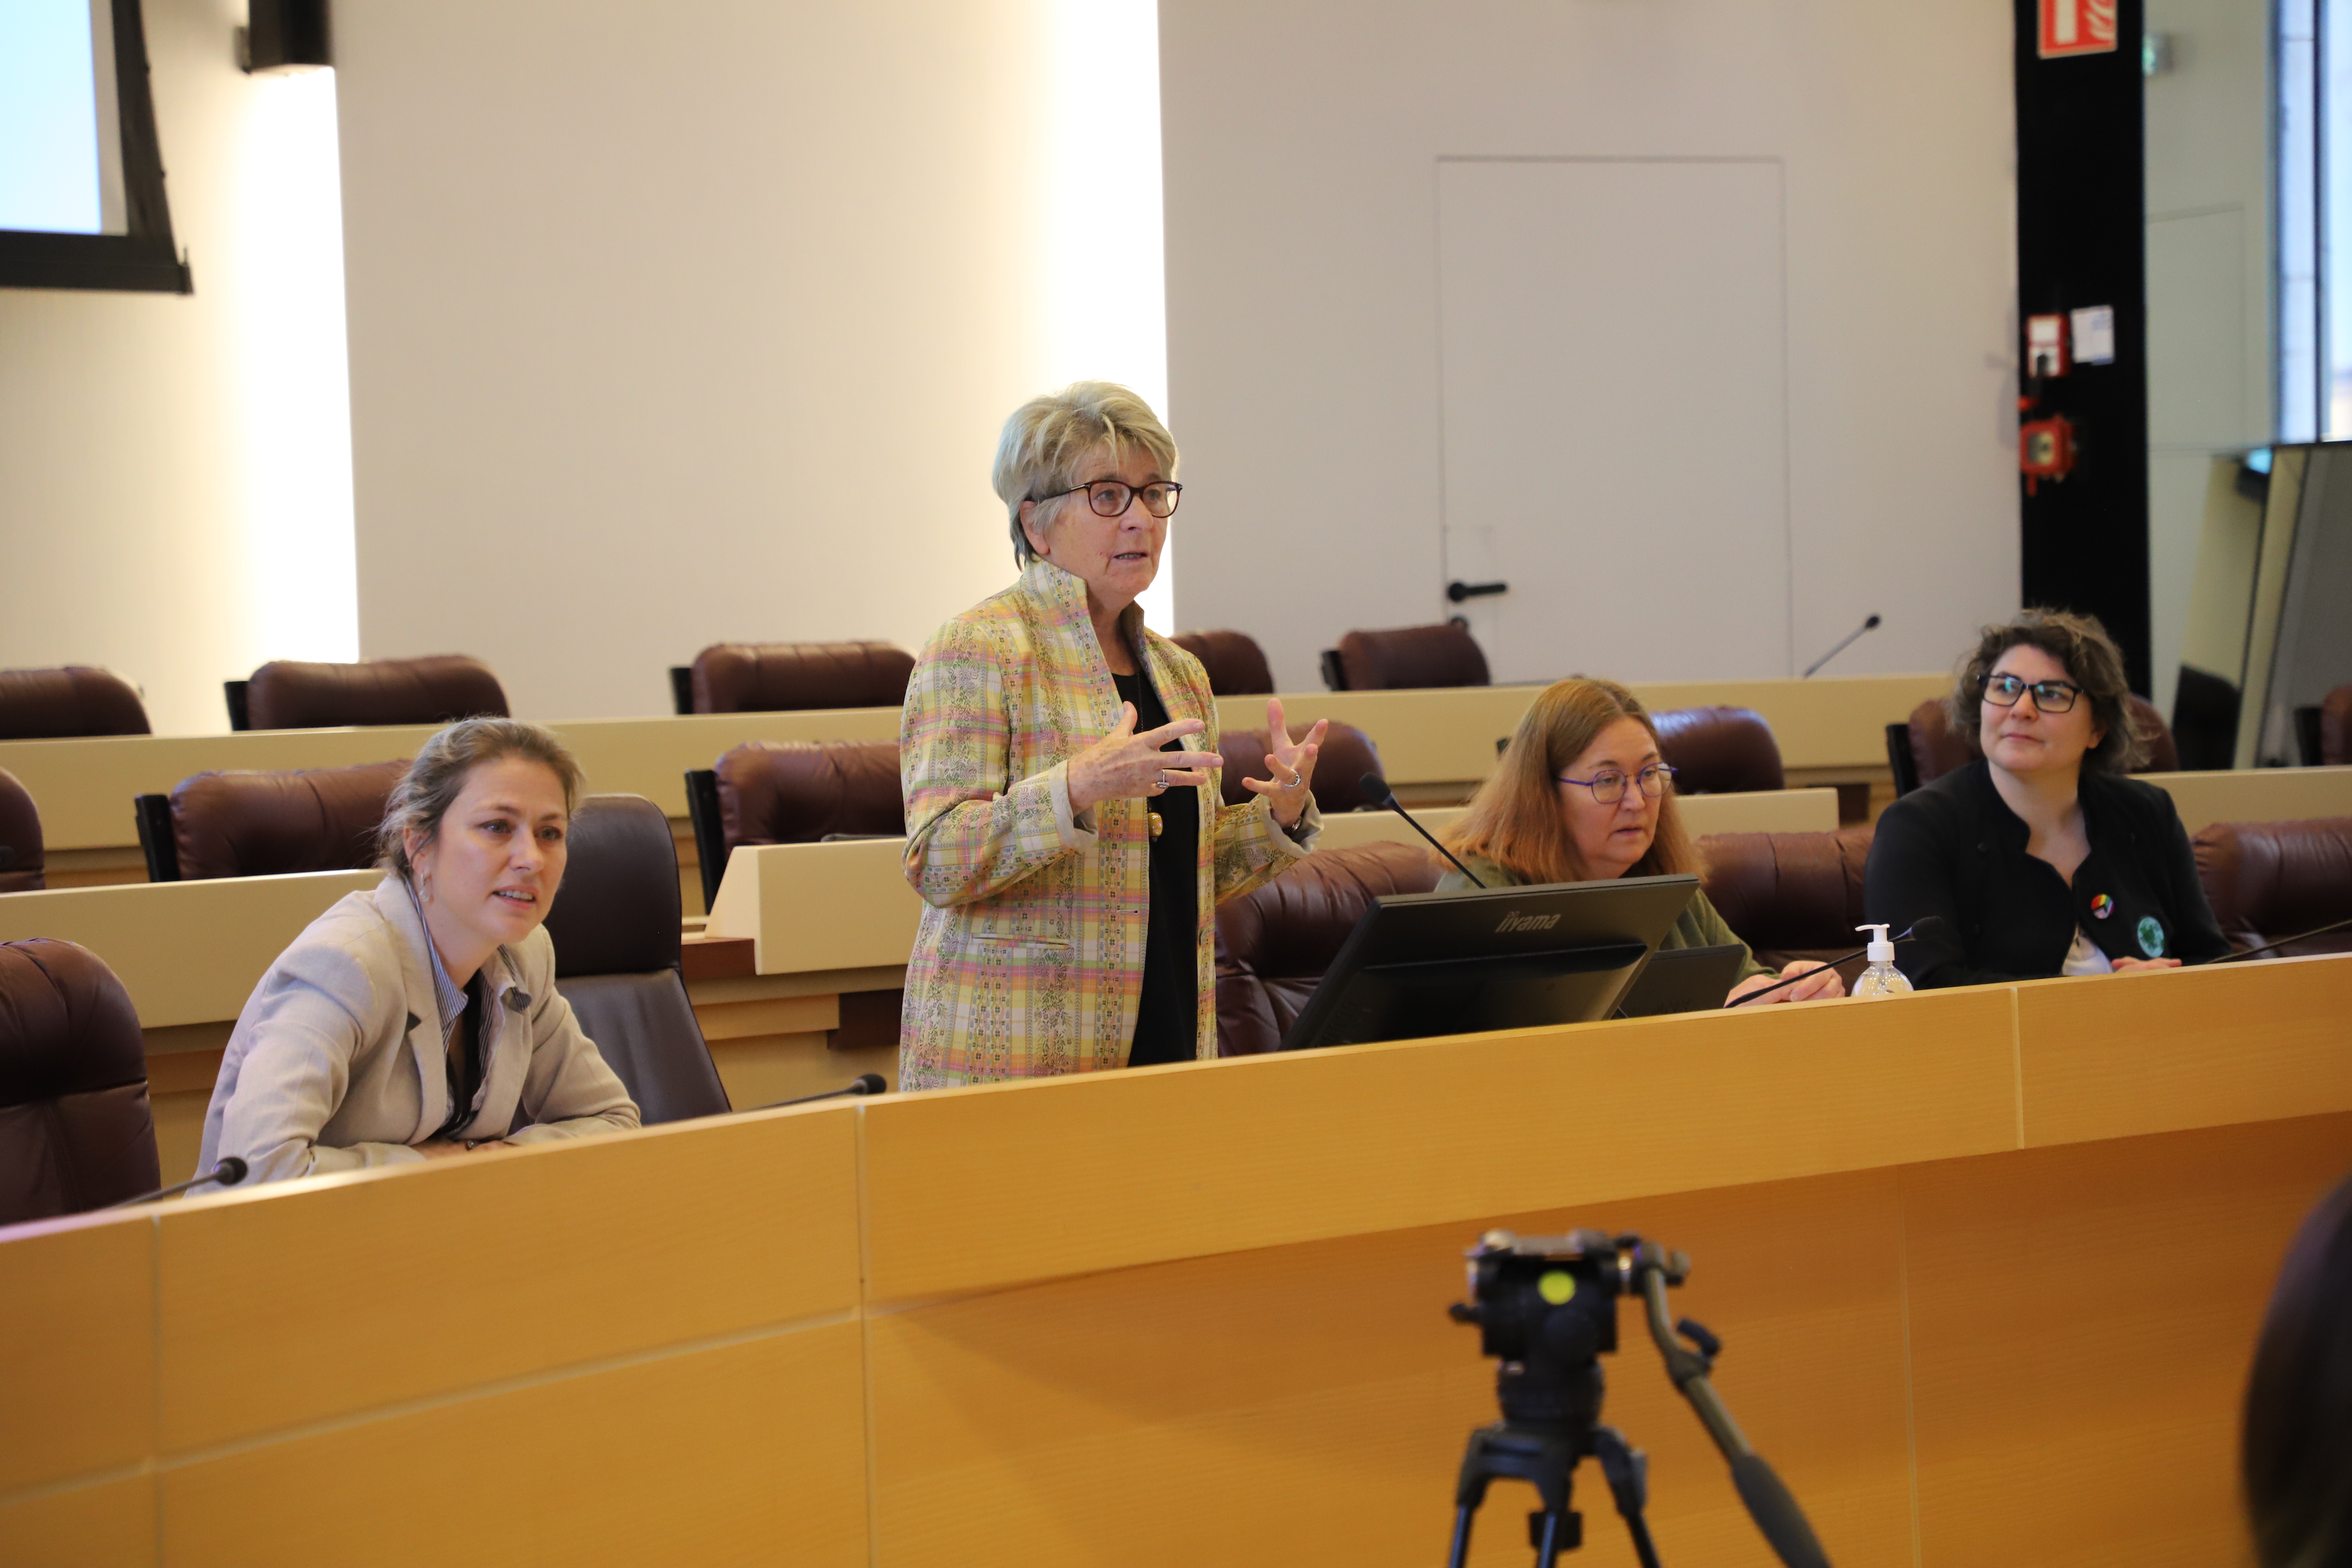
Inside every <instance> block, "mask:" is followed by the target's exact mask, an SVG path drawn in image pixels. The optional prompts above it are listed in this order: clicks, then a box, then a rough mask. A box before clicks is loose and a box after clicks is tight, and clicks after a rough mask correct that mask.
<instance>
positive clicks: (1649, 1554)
mask: <svg viewBox="0 0 2352 1568" xmlns="http://www.w3.org/2000/svg"><path fill="white" fill-rule="evenodd" d="M1592 1457H1593V1458H1596V1459H1599V1460H1600V1461H1601V1475H1602V1477H1603V1478H1604V1479H1607V1481H1608V1482H1609V1494H1610V1496H1612V1497H1613V1498H1615V1499H1616V1500H1617V1513H1618V1517H1620V1518H1621V1519H1622V1520H1624V1521H1625V1533H1626V1534H1628V1535H1630V1536H1632V1537H1633V1555H1634V1556H1636V1557H1638V1558H1640V1559H1641V1563H1642V1568H1658V1548H1657V1545H1656V1543H1655V1542H1653V1541H1652V1540H1651V1539H1650V1521H1649V1520H1648V1519H1647V1518H1645V1517H1644V1516H1643V1511H1642V1510H1643V1508H1645V1507H1646V1506H1648V1503H1649V1500H1650V1459H1649V1456H1648V1455H1646V1454H1643V1453H1642V1452H1640V1451H1639V1450H1638V1449H1635V1448H1634V1447H1632V1446H1631V1445H1629V1444H1628V1443H1627V1442H1626V1441H1625V1435H1624V1434H1623V1433H1622V1432H1620V1431H1618V1430H1617V1428H1615V1427H1614V1426H1596V1427H1594V1428H1593V1429H1592Z"/></svg>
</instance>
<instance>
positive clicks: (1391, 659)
mask: <svg viewBox="0 0 2352 1568" xmlns="http://www.w3.org/2000/svg"><path fill="white" fill-rule="evenodd" d="M1339 667H1340V668H1341V669H1343V670H1345V671H1346V672H1347V677H1348V689H1349V690H1350V691H1393V690H1400V689H1405V688H1408V687H1427V686H1485V685H1486V684H1487V676H1486V654H1484V653H1483V652H1481V651H1480V650H1479V647H1478V644H1477V641H1476V639H1475V638H1474V637H1471V635H1470V630H1469V628H1468V627H1466V626H1455V625H1454V623H1453V622H1452V621H1440V622H1439V623H1437V624H1436V625H1435V626H1397V627H1394V628H1392V629H1391V630H1388V631H1372V632H1362V631H1358V632H1349V633H1348V634H1347V635H1346V636H1345V637H1341V638H1340V639H1339Z"/></svg>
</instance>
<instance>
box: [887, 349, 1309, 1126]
mask: <svg viewBox="0 0 2352 1568" xmlns="http://www.w3.org/2000/svg"><path fill="white" fill-rule="evenodd" d="M995 485H996V493H997V495H998V496H999V497H1001V498H1002V499H1003V501H1004V504H1005V510H1006V515H1007V521H1009V523H1010V524H1011V528H1012V535H1013V559H1014V561H1015V562H1016V563H1018V564H1019V565H1020V567H1021V578H1020V581H1019V582H1017V583H1015V584H1013V586H1011V587H1009V588H1007V589H1005V590H1004V591H1003V593H1001V594H997V595H994V596H992V597H991V598H988V599H985V600H983V601H982V602H981V603H980V604H979V605H974V606H973V607H972V608H971V609H969V610H967V611H965V612H964V613H963V614H962V615H960V616H956V617H955V618H954V619H953V620H951V621H950V622H948V623H947V625H945V626H941V627H940V629H939V630H938V631H937V632H935V633H934V634H932V637H931V639H930V641H929V643H928V644H926V645H925V646H924V647H923V651H922V653H921V655H920V656H919V658H917V660H916V663H915V672H914V675H913V677H912V678H911V679H909V680H908V685H907V705H906V710H905V712H904V714H903V715H902V716H901V718H900V721H899V772H900V784H901V787H902V788H903V790H904V792H905V795H906V803H907V859H906V870H907V879H908V881H909V882H910V883H912V884H913V885H914V888H915V890H916V891H917V892H918V893H919V894H921V895H922V898H923V901H924V903H925V904H927V905H928V906H929V907H928V908H927V909H925V910H923V919H922V924H921V926H920V927H919V929H918V931H917V933H916V937H915V949H914V952H913V955H912V958H911V960H910V962H909V963H908V966H907V992H906V998H907V999H906V1004H905V1010H904V1012H903V1013H902V1014H901V1016H900V1021H899V1033H898V1083H899V1087H900V1088H901V1089H935V1088H939V1087H940V1086H942V1085H946V1084H959V1083H979V1082H985V1081H987V1080H989V1079H1008V1078H1035V1077H1044V1076H1048V1075H1052V1074H1057V1073H1070V1072H1091V1071H1099V1070H1102V1069H1106V1068H1121V1067H1131V1066H1142V1065H1149V1064H1153V1063H1164V1062H1176V1061H1191V1060H1192V1059H1194V1058H1202V1057H1213V1056H1214V1055H1216V1048H1217V1021H1216V990H1215V984H1214V981H1213V970H1212V968H1211V965H1212V963H1213V939H1214V936H1215V931H1216V921H1215V911H1216V906H1217V905H1218V904H1219V903H1221V902H1223V900H1227V899H1230V898H1234V897H1236V896H1238V895H1240V894H1242V893H1245V892H1247V891H1249V889H1252V888H1255V887H1256V886H1257V885H1259V884H1260V883H1262V882H1265V881H1267V880H1269V879H1272V878H1273V877H1275V876H1276V874H1278V873H1279V872H1280V871H1281V870H1282V869H1283V868H1284V867H1286V866H1287V865H1288V864H1289V863H1290V862H1291V861H1292V860H1294V859H1296V858H1297V857H1299V856H1301V855H1304V854H1305V853H1307V849H1308V848H1309V847H1311V846H1312V845H1313V843H1314V839H1315V835H1316V832H1317V829H1318V826H1319V824H1320V821H1321V819H1320V817H1319V816H1318V815H1317V814H1316V811H1315V804H1314V796H1313V794H1312V792H1311V790H1310V788H1309V784H1310V781H1311V780H1312V778H1313V776H1314V773H1315V754H1316V751H1317V748H1318V745H1319V743H1320V742H1321V741H1322V738H1323V726H1322V725H1321V724H1318V725H1316V726H1315V728H1314V730H1313V731H1310V732H1309V733H1308V734H1307V735H1306V736H1305V737H1303V738H1302V739H1300V740H1298V741H1297V742H1294V741H1293V740H1292V739H1291V737H1290V734H1289V731H1287V730H1286V728H1285V727H1284V725H1283V721H1282V704H1281V702H1280V701H1279V700H1273V701H1269V702H1268V703H1267V704H1266V717H1267V720H1268V723H1269V726H1270V729H1271V731H1272V741H1273V743H1272V745H1270V746H1269V747H1268V748H1267V752H1266V763H1267V767H1268V770H1269V771H1270V772H1271V773H1272V774H1273V777H1271V778H1269V779H1249V780H1244V784H1246V785H1247V786H1248V788H1249V789H1250V790H1251V791H1252V792H1254V794H1255V799H1252V800H1250V801H1248V802H1247V803H1245V804H1244V805H1224V804H1223V800H1222V798H1221V794H1220V790H1219V787H1218V782H1217V781H1218V775H1219V773H1220V771H1221V770H1222V769H1223V766H1224V759H1223V758H1222V757H1220V756H1218V755H1217V710H1216V704H1215V702H1214V700H1213V699H1212V698H1211V696H1210V694H1209V679H1208V676H1207V674H1206V672H1205V671H1203V670H1202V668H1201V665H1200V662H1199V661H1198V660H1196V659H1195V658H1193V657H1192V655H1191V654H1189V653H1186V652H1185V651H1184V650H1183V649H1182V648H1181V647H1177V646H1176V645H1175V644H1174V643H1172V642H1171V641H1169V640H1168V639H1167V638H1166V637H1161V636H1160V634H1159V633H1157V632H1154V631H1152V630H1150V628H1149V627H1147V626H1144V624H1143V611H1142V608H1141V607H1140V606H1139V605H1137V604H1136V602H1135V601H1136V597H1137V595H1139V594H1141V593H1142V592H1143V590H1144V589H1146V588H1148V587H1150V585H1151V581H1152V578H1153V577H1154V576H1155V575H1156V574H1158V572H1159V570H1160V550H1161V548H1162V547H1163V546H1164V545H1165V543H1166V542H1167V538H1168V520H1169V518H1170V517H1171V516H1172V515H1174V513H1175V510H1176V503H1177V501H1178V500H1179V499H1180V498H1181V496H1182V494H1183V489H1184V487H1183V486H1182V485H1181V484H1179V483H1177V482H1176V443H1175V440H1174V438H1173V437H1171V436H1170V435H1169V434H1168V431H1167V427H1166V426H1163V425H1161V424H1160V420H1159V418H1158V416H1155V415H1154V414H1153V413H1152V412H1151V409H1150V405H1147V404H1146V403H1145V402H1144V401H1143V400H1142V399H1141V398H1139V397H1138V396H1136V395H1134V394H1133V393H1131V392H1129V391H1128V390H1126V389H1125V388H1124V387H1118V386H1113V385H1111V384H1109V383H1108V382H1100V381H1082V382H1079V383H1078V384H1076V385H1074V386H1071V387H1069V388H1067V389H1066V390H1065V391H1063V392H1060V393H1057V394H1055V395H1053V396H1050V397H1039V398H1034V399H1032V400H1031V401H1030V402H1029V403H1027V404H1024V405H1023V406H1022V407H1021V408H1019V409H1018V410H1016V411H1015V412H1014V413H1013V416H1012V418H1010V419H1008V420H1007V421H1005V425H1004V435H1003V441H1002V442H1001V444H1000V445H999V447H998V448H997V454H996V474H995Z"/></svg>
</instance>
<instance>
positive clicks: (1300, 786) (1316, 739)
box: [1242, 697, 1331, 827]
mask: <svg viewBox="0 0 2352 1568" xmlns="http://www.w3.org/2000/svg"><path fill="white" fill-rule="evenodd" d="M1330 727H1331V721H1329V720H1328V719H1318V720H1316V721H1315V728H1313V729H1312V730H1309V731H1307V738H1306V739H1305V740H1303V741H1299V742H1296V743H1294V742H1292V741H1291V739H1290V730H1289V728H1288V726H1286V725H1285V724H1284V723H1283V721H1282V699H1281V698H1279V697H1269V698H1267V699H1266V703H1265V737H1266V747H1265V765H1266V772H1268V773H1272V774H1273V775H1274V776H1273V777H1272V778H1270V779H1244V780H1242V788H1244V789H1245V790H1248V791H1249V792H1250V793H1251V794H1253V795H1264V796H1265V804H1266V805H1268V806H1269V807H1271V808H1272V809H1273V811H1274V819H1275V820H1276V822H1279V823H1280V824H1282V825H1283V826H1285V827H1291V826H1297V822H1298V818H1299V816H1300V815H1301V814H1303V813H1304V812H1305V811H1306V810H1307V791H1308V789H1309V788H1311V787H1312V785H1313V783H1314V779H1315V758H1316V756H1317V754H1318V752H1321V751H1322V749H1323V731H1326V730H1328V729H1329V728H1330Z"/></svg>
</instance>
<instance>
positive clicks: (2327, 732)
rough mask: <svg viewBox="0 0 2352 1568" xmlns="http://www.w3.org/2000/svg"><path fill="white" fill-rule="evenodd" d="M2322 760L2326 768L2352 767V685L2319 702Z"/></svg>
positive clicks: (2320, 758)
mask: <svg viewBox="0 0 2352 1568" xmlns="http://www.w3.org/2000/svg"><path fill="white" fill-rule="evenodd" d="M2319 761H2320V763H2321V765H2322V766H2324V767H2331V768H2340V767H2346V766H2352V686H2339V687H2337V688H2336V689H2335V690H2333V691H2331V692H2329V693H2328V694H2327V695H2326V696H2325V697H2323V698H2321V699H2320V700H2319Z"/></svg>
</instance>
